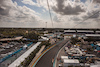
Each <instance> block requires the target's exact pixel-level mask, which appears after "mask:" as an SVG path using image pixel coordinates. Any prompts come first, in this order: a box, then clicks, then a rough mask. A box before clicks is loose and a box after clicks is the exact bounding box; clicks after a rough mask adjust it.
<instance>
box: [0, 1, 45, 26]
mask: <svg viewBox="0 0 100 67" xmlns="http://www.w3.org/2000/svg"><path fill="white" fill-rule="evenodd" d="M39 16H40V14H39V13H37V12H35V11H34V10H32V9H30V8H28V7H26V6H18V5H17V3H16V2H14V3H13V2H12V1H11V0H0V27H2V26H4V25H5V26H11V25H14V26H18V24H19V26H22V25H24V26H29V27H30V26H32V25H33V26H42V25H41V24H40V23H42V22H43V20H42V19H41V18H40V17H39Z"/></svg>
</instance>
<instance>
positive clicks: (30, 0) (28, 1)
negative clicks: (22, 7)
mask: <svg viewBox="0 0 100 67" xmlns="http://www.w3.org/2000/svg"><path fill="white" fill-rule="evenodd" d="M22 3H24V4H28V5H34V6H38V7H39V4H38V3H35V2H33V1H32V0H22Z"/></svg>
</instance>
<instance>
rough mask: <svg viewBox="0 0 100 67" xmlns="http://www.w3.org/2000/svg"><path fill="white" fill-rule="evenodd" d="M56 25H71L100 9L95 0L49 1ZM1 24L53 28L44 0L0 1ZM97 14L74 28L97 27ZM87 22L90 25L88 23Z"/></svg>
mask: <svg viewBox="0 0 100 67" xmlns="http://www.w3.org/2000/svg"><path fill="white" fill-rule="evenodd" d="M48 1H49V5H50V10H51V15H52V20H53V24H54V27H55V28H72V27H74V26H75V25H77V24H78V23H80V22H81V21H82V20H84V19H86V18H88V17H89V16H91V15H92V14H93V13H95V12H97V11H99V10H100V1H98V0H48ZM0 4H1V6H0V20H1V22H0V27H32V28H34V27H42V28H43V27H45V22H47V25H48V26H47V27H50V28H52V22H51V19H50V15H49V11H48V6H47V0H1V1H0ZM99 20H100V16H99V14H98V15H95V16H94V17H92V18H90V19H88V20H87V21H85V22H84V23H83V24H79V25H78V26H77V28H80V27H83V28H99V25H100V23H99ZM88 25H89V26H88Z"/></svg>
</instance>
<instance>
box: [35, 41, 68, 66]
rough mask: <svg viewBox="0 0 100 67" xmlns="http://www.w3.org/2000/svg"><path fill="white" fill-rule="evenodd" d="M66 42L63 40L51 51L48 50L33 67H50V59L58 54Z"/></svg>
mask: <svg viewBox="0 0 100 67" xmlns="http://www.w3.org/2000/svg"><path fill="white" fill-rule="evenodd" d="M67 41H68V40H64V41H62V42H61V43H59V44H58V45H56V46H55V47H53V48H52V49H50V50H49V51H48V52H47V53H46V54H45V55H43V57H42V58H41V59H40V60H39V61H38V62H37V64H36V66H35V67H52V66H53V64H52V59H53V58H55V56H56V54H57V53H58V51H59V49H60V48H61V47H62V46H63V45H64V44H66V42H67Z"/></svg>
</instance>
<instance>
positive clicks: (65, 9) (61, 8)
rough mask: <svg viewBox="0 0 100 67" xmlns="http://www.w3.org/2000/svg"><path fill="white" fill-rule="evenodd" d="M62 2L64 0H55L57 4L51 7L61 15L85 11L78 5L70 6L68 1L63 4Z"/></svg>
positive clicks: (77, 13)
mask: <svg viewBox="0 0 100 67" xmlns="http://www.w3.org/2000/svg"><path fill="white" fill-rule="evenodd" d="M66 2H67V1H66ZM64 3H65V1H64V0H57V6H56V7H55V6H54V7H52V8H53V10H54V11H55V12H56V13H59V14H61V15H79V14H80V13H81V12H85V10H84V9H83V8H82V7H81V6H80V5H76V6H72V5H71V4H70V3H68V5H64Z"/></svg>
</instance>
